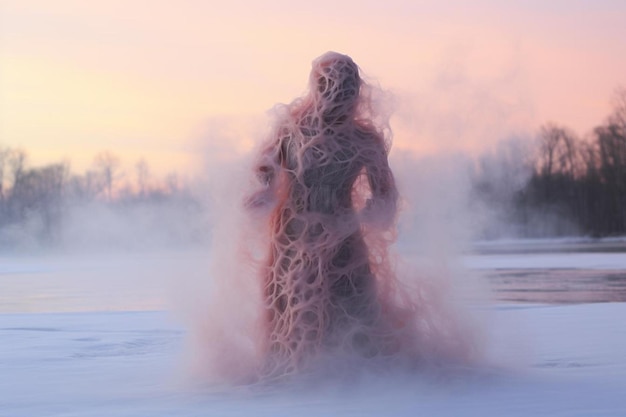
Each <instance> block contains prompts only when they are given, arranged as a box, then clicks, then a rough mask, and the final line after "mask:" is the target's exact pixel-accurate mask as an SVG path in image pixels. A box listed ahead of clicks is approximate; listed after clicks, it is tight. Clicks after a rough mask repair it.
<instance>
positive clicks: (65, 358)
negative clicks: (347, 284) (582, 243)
mask: <svg viewBox="0 0 626 417" xmlns="http://www.w3.org/2000/svg"><path fill="white" fill-rule="evenodd" d="M625 258H626V255H625V254H624V253H623V252H620V251H586V252H585V251H583V252H569V251H545V250H542V251H536V252H528V251H519V250H508V251H501V250H498V251H493V250H492V251H484V252H481V253H480V254H477V255H468V256H465V257H464V258H463V259H462V262H463V263H464V264H465V265H466V266H467V267H468V268H470V269H471V270H473V271H474V272H476V271H478V272H480V273H481V274H483V275H484V276H486V277H487V279H488V280H489V281H490V282H492V283H493V284H494V290H495V291H494V295H495V297H496V300H495V301H494V302H493V304H492V305H488V306H486V307H480V308H481V309H482V310H484V312H485V327H486V328H487V333H488V342H487V348H488V355H487V356H488V358H489V361H488V362H489V363H487V364H485V365H481V366H477V367H476V368H474V369H441V370H435V371H433V370H430V371H428V372H424V373H417V372H412V373H409V372H401V371H398V372H393V373H392V372H389V373H386V374H378V375H371V374H363V375H361V376H360V377H359V378H358V379H356V380H351V381H350V382H348V381H341V382H339V381H319V383H318V384H313V385H307V387H306V388H305V387H304V386H299V385H298V384H295V385H292V386H290V387H289V388H285V387H283V388H276V389H267V388H265V389H254V388H240V389H222V390H216V389H214V388H208V387H202V386H198V385H196V384H192V383H190V382H189V380H188V379H187V378H185V375H184V372H183V368H184V367H183V365H182V364H183V362H184V359H185V358H184V355H185V349H184V344H185V334H186V331H185V329H184V327H183V326H181V325H180V324H179V323H178V322H177V321H176V320H175V318H174V317H173V316H172V315H171V314H170V313H167V312H166V311H167V310H168V309H169V306H170V304H171V303H174V304H175V303H176V301H175V298H176V296H177V292H178V291H180V286H181V282H182V281H181V280H178V279H177V277H183V276H184V277H185V279H191V280H195V279H198V280H202V279H205V275H206V274H205V271H206V270H207V268H206V262H207V260H206V256H205V254H204V253H203V252H202V251H197V252H184V253H173V252H169V253H167V252H165V253H159V254H143V255H127V256H124V257H119V256H98V257H81V258H79V259H76V258H70V257H62V256H48V257H42V256H38V257H26V256H23V257H16V256H12V257H0V288H1V290H2V292H0V312H1V314H0V416H3V417H4V416H6V417H19V416H25V417H26V416H28V417H35V416H174V415H176V416H213V415H214V416H247V415H250V416H293V415H301V416H321V415H341V416H343V415H355V416H356V415H359V416H361V415H365V416H381V415H394V416H415V415H428V416H458V415H466V416H474V415H475V416H525V417H527V416H536V415H545V416H624V415H626V396H625V395H624V389H625V387H626V321H625V320H624V317H626V303H625V302H602V303H590V302H588V301H610V300H613V299H612V298H610V297H612V294H613V293H614V292H616V293H618V294H621V291H622V290H623V289H622V287H621V285H622V283H623V279H622V278H620V277H623V276H624V274H626V259H625ZM577 274H578V275H577ZM580 274H582V275H580ZM588 274H591V275H588ZM593 274H596V275H593ZM610 274H614V275H610ZM572 276H576V277H577V276H583V277H584V278H580V279H579V278H571V277H572ZM607 276H614V277H617V278H614V279H611V278H606V277H607ZM598 277H600V278H598ZM602 277H605V278H602ZM568 280H569V281H568ZM577 280H578V281H580V280H582V281H585V282H591V283H592V284H589V285H593V286H595V287H594V288H596V287H597V288H600V289H601V290H602V291H599V290H598V291H596V290H592V289H589V288H587V289H586V290H581V289H580V287H575V286H572V285H573V284H572V285H570V284H571V282H574V281H575V282H578V281H577ZM545 282H552V284H550V285H548V284H546V283H545ZM562 282H570V284H568V285H570V287H567V288H561V287H559V285H561V284H559V283H562ZM615 283H617V284H619V285H618V286H617V287H615V288H614V287H612V286H611V284H615ZM555 286H556V287H557V290H558V291H556V290H554V287H555ZM524 292H526V293H529V294H535V295H534V296H533V297H535V299H534V300H533V301H538V302H537V303H527V302H522V301H528V300H524V299H523V298H520V297H519V295H520V294H523V293H524ZM572 292H573V293H585V292H588V293H594V297H595V298H594V299H591V298H590V299H587V298H585V297H582V298H581V296H580V294H577V295H576V296H574V297H571V296H570V297H569V298H568V297H567V296H563V297H564V298H562V299H556V298H554V294H557V293H562V294H568V293H572ZM537 294H538V295H537ZM619 297H621V295H620V296H619ZM619 297H617V298H619ZM172 298H174V301H172ZM557 298H558V297H557ZM619 300H623V299H621V298H619ZM581 301H585V302H581Z"/></svg>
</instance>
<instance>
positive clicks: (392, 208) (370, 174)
mask: <svg viewBox="0 0 626 417" xmlns="http://www.w3.org/2000/svg"><path fill="white" fill-rule="evenodd" d="M366 143H367V148H368V149H367V151H366V158H365V170H366V173H367V180H368V183H369V187H370V191H371V194H372V196H371V198H369V199H368V200H367V201H366V205H365V208H364V209H363V212H362V215H361V217H362V220H363V221H364V222H366V223H368V224H372V225H375V226H377V227H381V228H388V227H390V226H391V225H392V224H393V221H394V220H395V217H396V211H397V203H398V191H397V189H396V183H395V180H394V177H393V173H392V172H391V168H389V162H388V159H387V150H386V149H385V145H384V142H383V139H382V137H380V136H379V135H378V134H376V133H371V134H369V138H368V140H367V141H366Z"/></svg>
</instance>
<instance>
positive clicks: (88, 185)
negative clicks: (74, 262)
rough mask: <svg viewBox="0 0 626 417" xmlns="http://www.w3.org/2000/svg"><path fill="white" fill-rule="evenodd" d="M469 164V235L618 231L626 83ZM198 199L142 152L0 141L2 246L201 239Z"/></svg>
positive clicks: (625, 153) (623, 195) (622, 211)
mask: <svg viewBox="0 0 626 417" xmlns="http://www.w3.org/2000/svg"><path fill="white" fill-rule="evenodd" d="M414 162H416V161H414ZM416 163H418V162H416ZM470 166H471V167H472V168H471V172H470V175H469V178H470V181H469V183H470V184H469V187H470V195H471V196H472V197H473V198H472V199H471V202H472V203H471V204H473V205H474V207H469V211H471V212H472V213H478V212H481V213H484V212H485V210H487V212H488V213H489V214H488V215H487V216H483V217H487V218H488V221H486V222H484V223H483V224H481V227H480V230H478V231H476V234H475V235H476V237H479V238H501V237H551V236H565V235H585V236H593V237H604V236H614V235H626V89H625V88H620V89H618V90H616V93H615V96H614V101H613V108H612V111H611V113H610V115H609V116H608V117H607V118H606V120H605V121H604V122H603V123H602V124H600V125H598V126H597V127H595V128H594V129H593V130H592V131H591V132H590V133H588V134H587V135H585V136H582V137H581V136H578V135H577V134H576V133H575V132H574V131H572V130H571V129H569V128H567V127H565V126H562V125H559V124H555V123H549V124H546V125H544V126H543V127H541V129H540V130H539V133H538V135H537V140H536V141H529V140H517V141H503V142H501V143H500V144H499V145H498V147H497V148H496V149H495V151H492V152H489V153H485V154H483V155H481V156H479V157H478V158H476V160H474V161H473V162H472V163H471V164H470ZM417 192H418V193H419V190H417ZM208 203H209V202H208V201H205V198H204V197H203V194H202V192H197V190H194V189H193V187H191V186H190V185H189V184H188V182H186V181H182V180H181V179H180V178H179V177H178V176H177V175H176V174H175V173H173V174H170V175H168V176H167V177H165V178H156V177H155V176H154V175H153V174H152V173H151V171H150V167H149V165H148V163H147V162H146V161H145V160H139V161H137V163H136V164H135V166H134V170H133V172H130V173H129V172H124V171H123V170H122V166H121V163H120V159H119V157H117V156H116V155H115V154H113V153H111V152H108V151H104V152H101V153H99V154H97V155H96V156H95V158H94V160H93V163H92V165H91V167H90V168H89V169H88V170H86V171H85V172H83V173H82V174H74V173H72V172H71V170H70V164H69V162H57V163H52V164H48V165H45V166H41V167H32V166H30V165H29V164H28V157H27V153H26V152H25V151H24V150H22V149H12V148H6V147H2V146H0V248H2V249H6V248H11V247H13V246H15V245H17V244H20V243H23V242H24V241H25V240H26V241H28V240H30V241H33V242H36V243H37V244H41V243H43V244H50V245H56V244H58V243H59V242H61V243H62V242H63V240H64V239H66V240H71V239H74V238H76V236H79V237H80V235H81V233H82V234H83V235H84V236H86V237H85V239H92V240H98V239H103V237H106V236H109V237H110V239H109V240H110V241H111V242H113V241H115V240H116V239H118V240H119V237H120V236H122V235H121V234H120V235H119V236H117V237H116V236H115V235H112V233H113V230H112V229H114V227H113V224H118V226H119V228H121V229H126V230H125V231H126V232H127V234H128V233H130V234H134V235H135V237H137V236H146V237H149V238H150V239H152V240H158V241H160V242H162V243H163V242H169V243H174V244H178V243H180V244H189V243H198V242H203V241H205V240H206V239H207V237H208V235H209V234H210V230H209V229H210V227H209V225H208V221H207V219H206V217H207V206H208ZM477 207H478V208H479V210H478V211H473V210H472V209H475V208H477ZM90 213H92V214H93V215H90ZM77 218H80V219H83V224H81V225H80V227H77V225H76V222H75V220H76V219H77ZM494 220H495V221H494ZM107 222H108V223H107ZM98 225H100V228H98V227H97V226H98ZM120 225H121V226H120ZM68 230H69V231H73V232H72V233H74V235H71V233H70V232H68ZM86 230H90V231H91V237H89V233H87V232H85V231H86ZM155 231H156V232H158V233H156V234H155Z"/></svg>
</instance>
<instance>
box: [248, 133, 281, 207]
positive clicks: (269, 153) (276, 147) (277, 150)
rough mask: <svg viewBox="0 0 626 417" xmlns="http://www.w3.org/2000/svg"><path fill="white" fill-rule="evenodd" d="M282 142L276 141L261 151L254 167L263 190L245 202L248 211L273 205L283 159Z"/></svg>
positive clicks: (256, 192) (253, 194)
mask: <svg viewBox="0 0 626 417" xmlns="http://www.w3.org/2000/svg"><path fill="white" fill-rule="evenodd" d="M281 143H282V140H281V139H280V138H279V139H278V140H274V141H272V142H270V143H268V144H267V145H266V146H265V148H263V149H262V150H261V153H260V156H259V158H258V160H257V163H256V164H255V167H254V173H255V176H256V179H257V180H258V181H259V183H260V185H261V189H259V190H257V191H255V192H254V193H252V194H251V195H250V196H249V197H248V198H246V199H245V201H244V206H245V207H246V208H248V209H257V208H261V207H265V206H268V205H271V203H273V201H274V199H275V194H276V182H277V178H276V177H277V175H278V170H279V168H280V166H281V162H282V161H281V159H282V150H281V148H282V145H281Z"/></svg>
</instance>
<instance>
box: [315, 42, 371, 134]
mask: <svg viewBox="0 0 626 417" xmlns="http://www.w3.org/2000/svg"><path fill="white" fill-rule="evenodd" d="M310 85H311V94H313V95H314V96H315V97H316V98H317V100H316V101H317V102H318V103H319V104H320V110H321V111H322V113H323V117H324V119H325V120H327V121H329V122H337V121H340V122H341V121H344V120H346V119H347V118H348V117H349V116H350V115H351V113H353V112H354V110H355V108H356V103H357V100H358V98H359V89H360V87H361V78H360V77H359V68H358V67H357V65H356V64H355V63H354V61H352V58H350V57H349V56H347V55H342V54H339V53H337V52H326V53H325V54H324V55H322V56H320V57H319V58H317V59H316V60H315V61H313V68H312V70H311V78H310Z"/></svg>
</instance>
